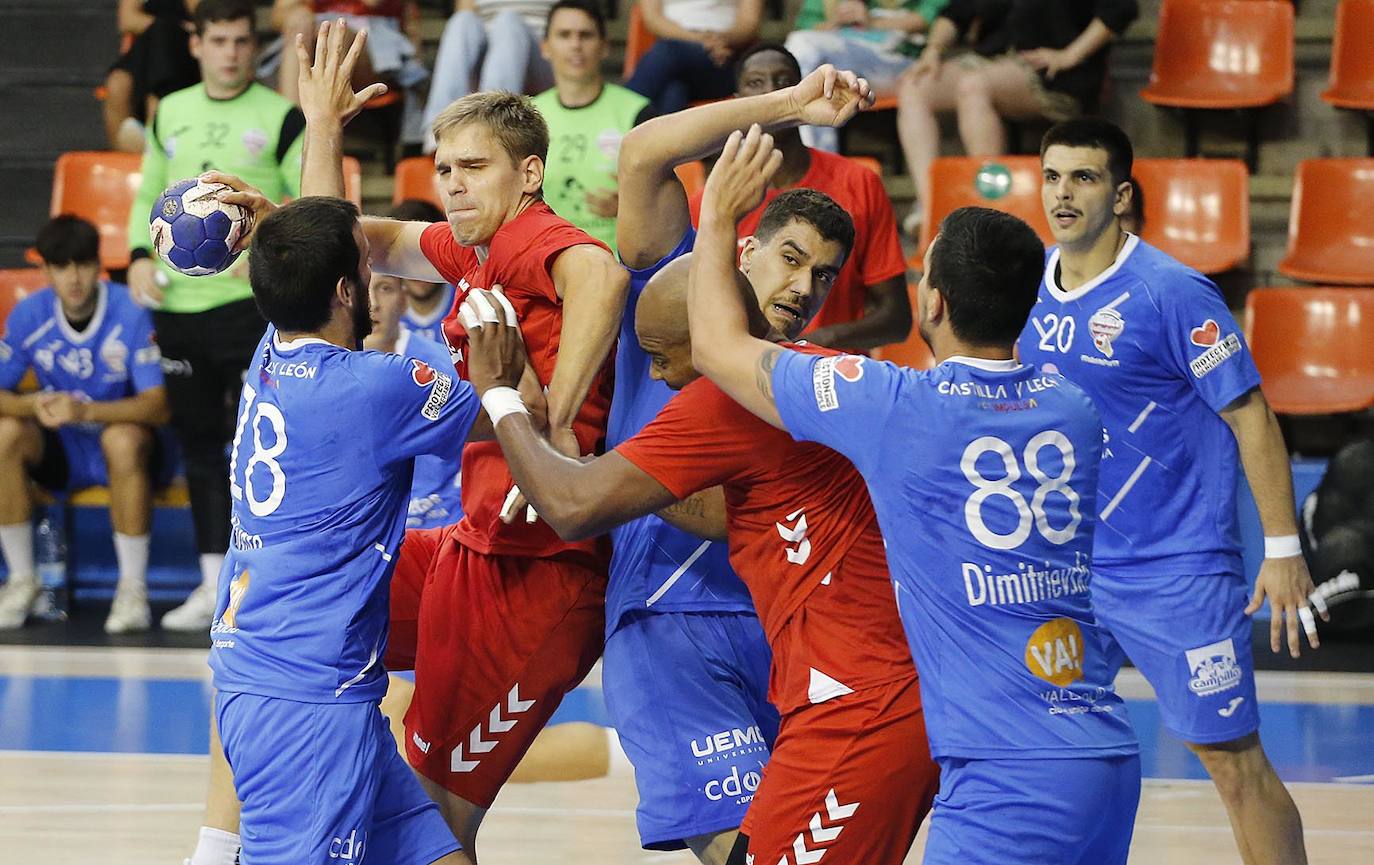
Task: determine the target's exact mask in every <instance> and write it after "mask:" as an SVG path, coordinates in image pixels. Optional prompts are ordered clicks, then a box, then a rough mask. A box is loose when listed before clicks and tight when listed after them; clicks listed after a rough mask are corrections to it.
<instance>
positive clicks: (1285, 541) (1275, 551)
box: [1264, 535, 1302, 559]
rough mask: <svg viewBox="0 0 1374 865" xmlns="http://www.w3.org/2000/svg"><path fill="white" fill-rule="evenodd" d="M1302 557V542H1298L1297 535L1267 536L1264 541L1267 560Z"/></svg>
mask: <svg viewBox="0 0 1374 865" xmlns="http://www.w3.org/2000/svg"><path fill="white" fill-rule="evenodd" d="M1300 555H1302V542H1301V541H1299V540H1298V536H1297V535H1280V536H1278V537H1268V536H1266V537H1265V539H1264V557H1265V558H1266V559H1287V558H1292V557H1293V556H1300Z"/></svg>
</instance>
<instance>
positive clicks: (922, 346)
mask: <svg viewBox="0 0 1374 865" xmlns="http://www.w3.org/2000/svg"><path fill="white" fill-rule="evenodd" d="M906 292H907V296H908V297H910V298H911V311H912V313H913V314H914V313H915V312H916V286H915V285H913V284H911V283H908V284H907V287H906ZM873 356H874V357H875V358H877V359H878V360H890V361H892V362H893V363H895V364H899V365H901V366H909V367H911V368H912V369H930V368H931V367H933V366H935V356H934V355H932V354H931V353H930V346H928V345H926V341H925V340H924V339H921V332H920V331H919V330H917V329H916V325H914V324H913V325H912V326H911V333H909V334H907V338H906V339H905V340H903V341H902V342H894V343H893V344H892V345H884V346H880V347H878V348H875V349H873Z"/></svg>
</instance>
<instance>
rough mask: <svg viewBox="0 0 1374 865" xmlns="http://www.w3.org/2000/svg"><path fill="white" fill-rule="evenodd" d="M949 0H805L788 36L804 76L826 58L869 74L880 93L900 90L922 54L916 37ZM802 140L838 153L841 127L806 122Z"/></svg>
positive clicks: (842, 67) (921, 33)
mask: <svg viewBox="0 0 1374 865" xmlns="http://www.w3.org/2000/svg"><path fill="white" fill-rule="evenodd" d="M948 2H949V0H804V2H803V3H802V7H801V12H799V13H798V14H797V20H796V22H795V23H794V24H793V30H792V32H791V33H790V34H788V37H787V43H786V44H787V50H789V51H791V52H792V54H793V55H794V56H795V57H796V58H797V62H798V63H800V64H801V70H802V75H808V74H810V73H811V71H812V70H813V69H815V68H816V67H818V66H821V65H822V64H825V63H831V64H834V65H835V66H837V67H839V68H840V69H852V70H854V72H855V73H856V74H858V75H862V76H863V77H865V78H867V79H868V85H869V86H870V87H872V88H873V92H874V94H876V95H877V96H879V97H888V96H893V95H895V94H896V93H897V80H898V79H899V78H900V77H901V74H902V72H903V71H905V70H906V68H907V67H908V66H910V65H911V63H912V61H913V60H915V59H916V57H917V56H918V55H919V54H920V45H919V44H918V42H917V40H918V39H923V38H924V34H925V32H926V31H927V30H928V29H930V24H931V22H932V21H934V20H935V16H937V15H939V14H940V10H942V9H944V8H945V4H946V3H948ZM802 141H804V142H806V144H807V145H808V146H810V147H814V148H817V149H819V150H828V151H830V152H831V153H835V152H837V151H838V150H839V149H840V134H839V130H838V129H835V128H833V127H830V126H803V127H802Z"/></svg>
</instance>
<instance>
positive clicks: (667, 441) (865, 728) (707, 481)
mask: <svg viewBox="0 0 1374 865" xmlns="http://www.w3.org/2000/svg"><path fill="white" fill-rule="evenodd" d="M798 206H802V207H805V208H806V219H807V221H808V222H809V223H810V225H809V226H807V227H812V226H816V228H814V229H813V237H812V238H811V243H810V244H809V246H810V247H811V248H809V249H806V250H804V251H803V254H805V255H806V256H808V258H809V259H810V260H811V266H813V267H826V266H829V267H833V268H836V269H838V266H839V265H840V264H842V263H843V259H844V256H845V254H846V253H847V252H848V247H849V246H850V244H851V243H852V241H853V224H852V222H851V221H850V220H849V219H848V217H847V216H846V215H845V214H844V212H843V211H842V210H840V209H839V208H838V206H837V205H836V204H835V203H834V202H833V201H832V200H830V199H829V198H827V197H825V196H824V195H822V194H820V193H816V192H814V191H811V190H793V191H789V192H787V193H785V194H784V195H781V196H779V197H778V199H777V201H776V202H775V203H774V204H772V205H771V206H770V210H781V211H786V210H787V209H788V208H795V207H798ZM769 219H770V217H769V216H768V215H765V217H764V222H765V223H767V222H769ZM798 223H799V224H805V223H801V222H800V220H798ZM689 265H690V258H683V259H680V260H678V261H675V262H673V263H672V264H670V265H668V266H667V267H665V268H664V269H663V270H662V271H660V272H659V273H658V274H657V275H656V276H655V277H654V278H653V279H652V280H650V282H649V284H648V285H647V287H646V288H645V291H644V294H643V295H642V297H641V300H640V302H639V304H638V307H637V309H636V322H637V326H638V336H639V339H640V342H641V344H643V345H644V347H645V349H646V351H651V352H652V353H653V354H654V355H655V356H656V357H657V358H661V361H660V362H658V363H656V364H655V367H654V369H655V375H656V377H659V378H662V379H664V380H665V382H666V383H667V384H669V386H672V387H678V388H682V390H681V393H679V394H678V395H677V396H676V397H675V398H674V399H673V400H672V401H671V402H669V403H668V405H667V406H666V407H665V408H664V410H663V411H662V412H661V413H660V414H659V415H658V417H657V418H656V419H654V420H653V421H652V422H651V423H650V424H649V425H648V426H647V427H645V428H644V429H643V430H642V431H641V432H640V433H639V434H638V435H635V436H634V437H632V438H630V439H629V440H628V441H626V442H624V443H623V444H621V445H620V446H619V447H618V448H616V449H615V450H614V451H612V452H611V453H608V454H606V455H605V456H603V457H600V458H598V459H596V460H593V461H590V462H586V463H583V462H579V461H576V460H572V459H568V458H565V457H563V456H561V455H560V454H558V453H557V452H556V451H554V450H553V449H552V448H550V447H549V446H548V445H547V444H546V443H545V442H544V441H543V440H542V439H541V438H540V437H539V435H538V433H537V431H536V430H535V428H534V427H533V426H532V425H531V423H530V422H529V420H528V419H526V418H524V416H523V407H522V406H521V403H520V400H519V397H518V395H517V394H516V393H515V392H514V391H513V390H510V389H509V388H510V386H511V385H513V384H515V383H516V381H518V379H519V370H520V369H521V367H522V364H523V361H522V360H521V350H520V336H519V333H518V331H517V330H516V329H515V328H513V327H506V326H504V325H502V324H500V323H498V322H496V319H497V318H498V316H497V315H496V314H495V311H496V309H497V306H496V304H497V302H498V299H490V300H488V296H487V295H485V294H479V295H476V296H474V297H473V298H472V299H471V300H470V301H469V303H468V304H466V305H465V309H464V311H463V315H464V317H465V318H466V319H467V320H468V322H469V333H470V334H471V340H472V342H471V344H470V349H471V352H472V354H471V357H470V358H469V363H470V372H471V378H470V380H471V381H472V382H473V384H474V386H475V387H477V388H478V390H479V391H481V392H483V393H484V394H485V396H484V405H486V407H487V411H488V412H489V413H490V414H491V416H492V417H493V419H494V420H496V421H497V423H496V429H497V436H498V438H499V440H500V442H501V446H502V448H503V449H504V450H505V452H506V456H507V459H508V461H509V463H510V465H511V468H512V470H513V471H514V473H515V475H516V477H517V479H518V480H519V481H520V483H521V485H522V486H521V488H522V489H524V490H525V492H526V494H527V495H529V497H530V499H531V500H532V501H533V502H534V503H535V504H536V506H537V507H538V508H539V509H540V512H541V513H542V514H543V515H544V516H545V518H546V519H548V520H549V522H550V524H551V525H553V526H554V527H555V528H556V529H557V530H558V532H559V533H560V534H561V535H563V536H565V537H585V536H589V535H595V534H597V533H600V532H603V531H605V530H607V529H608V528H610V527H611V526H613V525H617V524H619V523H621V522H624V521H626V520H629V519H633V518H636V517H639V516H642V515H643V514H646V513H652V512H655V511H657V510H659V509H661V508H664V507H665V506H669V505H671V504H672V503H673V502H675V501H678V500H680V499H684V498H686V497H688V496H690V495H692V494H694V493H696V492H698V491H700V490H703V489H707V488H710V487H712V486H716V485H723V486H724V490H725V497H726V508H727V534H728V540H729V544H730V560H731V564H732V565H733V566H734V568H735V570H736V571H737V572H738V573H739V575H740V576H741V577H742V578H743V579H744V581H745V582H746V583H747V584H748V586H749V589H750V593H751V594H752V595H753V598H754V602H755V605H756V607H757V610H758V614H759V618H760V620H761V621H762V623H763V626H764V630H765V632H766V633H767V635H768V638H769V642H770V644H771V646H772V649H773V671H772V676H771V684H770V698H771V699H772V700H773V702H774V703H775V704H776V705H777V707H778V709H779V711H780V712H781V713H782V716H783V720H782V727H781V730H780V732H779V735H778V739H777V742H776V744H775V746H774V750H773V754H772V757H771V758H770V760H769V762H768V764H767V766H766V768H765V769H764V772H763V779H762V783H761V784H760V785H759V786H758V790H757V793H756V794H755V797H754V801H753V803H752V805H751V807H750V810H749V812H748V814H747V816H746V817H745V822H744V826H743V827H742V836H747V837H743V840H742V843H741V844H739V845H737V846H736V848H735V853H734V854H733V855H732V856H731V859H730V861H731V862H736V861H741V860H743V859H744V857H745V855H746V851H747V855H748V856H749V857H752V859H751V861H757V862H764V863H776V862H779V861H785V862H789V863H790V862H794V861H795V862H799V863H807V862H816V861H818V860H819V859H820V858H821V857H822V856H826V855H827V854H828V858H827V859H826V861H827V862H833V863H865V865H868V863H892V865H896V863H900V862H901V861H902V859H903V858H904V857H905V855H906V852H907V850H908V849H909V848H910V846H911V843H912V840H913V839H914V838H915V835H916V831H917V828H918V827H919V825H920V822H921V819H922V818H923V817H924V815H925V813H926V812H927V810H928V809H929V807H930V802H931V799H932V798H933V796H934V794H935V789H936V786H937V770H936V768H935V765H934V763H933V762H932V761H931V758H930V753H929V748H928V746H927V744H926V738H925V727H924V720H923V716H922V714H921V711H920V697H919V692H918V688H917V679H916V671H915V669H914V667H913V666H912V663H911V654H910V650H909V649H908V647H907V644H906V641H905V636H904V634H903V631H902V628H901V623H900V621H899V620H898V617H897V610H896V605H895V602H894V600H893V595H892V589H891V585H890V582H889V579H888V574H887V566H886V560H885V556H884V549H883V540H882V536H881V535H880V534H879V531H878V525H877V520H876V517H875V516H874V513H873V508H872V505H871V504H870V502H869V498H868V493H867V490H866V487H865V485H864V482H863V480H862V478H861V477H860V476H859V474H858V472H857V471H856V470H855V469H854V468H853V466H852V465H850V463H849V462H848V461H847V460H845V459H844V458H843V457H841V456H840V455H839V454H837V453H835V452H834V451H831V450H829V449H827V448H824V447H820V446H817V445H814V444H802V443H798V442H795V441H793V440H792V439H791V437H789V436H788V435H787V434H786V433H784V432H782V431H781V430H778V429H775V428H773V427H771V426H769V425H768V424H766V423H764V422H762V421H760V420H759V419H758V418H756V417H754V416H753V415H751V414H750V413H749V412H748V411H747V410H745V409H743V408H742V407H740V406H739V405H737V404H736V403H734V402H733V401H731V400H730V399H729V398H728V397H726V396H725V395H724V394H723V393H722V392H721V391H720V390H719V388H717V387H716V386H715V385H714V384H712V383H711V382H710V381H708V380H706V379H703V378H697V376H696V373H695V372H694V371H693V370H692V366H691V342H690V338H689V335H688V334H687V333H686V331H685V319H684V316H685V313H686V278H687V272H688V268H689ZM738 279H739V282H740V284H741V286H740V287H741V292H742V293H746V294H749V295H750V296H751V297H753V293H756V292H758V291H763V289H755V288H754V287H753V286H751V285H750V284H749V282H748V280H747V279H746V278H745V277H744V276H743V275H739V276H738ZM764 294H765V295H766V294H767V292H766V291H764ZM750 306H751V307H752V308H753V309H754V311H755V323H754V327H753V329H754V331H755V332H756V333H758V334H760V335H761V334H763V333H765V332H767V330H768V325H767V323H766V321H765V320H764V319H763V316H762V313H760V312H758V306H757V302H756V299H755V300H751V302H750ZM478 309H481V310H482V311H483V312H484V313H485V315H483V317H484V318H485V319H486V321H485V322H483V323H482V324H481V326H480V327H474V326H473V325H475V324H476V321H474V318H473V317H474V314H478V315H481V314H482V313H475V311H476V310H478ZM803 324H804V322H803V321H798V322H797V323H796V329H798V330H799V329H800V328H801V326H802V325H803ZM798 348H799V349H800V350H803V351H813V352H816V353H822V354H833V353H834V352H831V351H830V350H828V349H822V348H814V347H798ZM684 385H685V386H684ZM502 418H505V420H504V422H502ZM845 830H848V831H845Z"/></svg>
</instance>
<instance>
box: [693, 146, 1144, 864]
mask: <svg viewBox="0 0 1374 865" xmlns="http://www.w3.org/2000/svg"><path fill="white" fill-rule="evenodd" d="M780 161H781V155H780V154H778V153H777V152H776V151H774V150H773V148H772V142H771V139H770V137H769V136H767V135H765V134H763V133H762V131H761V130H760V129H759V128H758V127H757V126H755V127H752V128H751V129H750V131H749V133H748V134H747V135H741V134H740V133H735V134H733V135H731V138H730V141H729V142H728V143H727V144H726V146H725V149H724V151H723V152H722V155H721V158H720V160H719V161H718V162H717V164H716V167H715V169H714V170H713V171H712V174H711V177H710V178H709V179H708V181H707V187H706V195H705V199H704V203H703V207H702V218H701V225H700V228H699V235H698V238H697V244H696V247H695V250H694V253H693V262H692V283H691V288H690V290H689V294H688V300H689V324H690V327H691V330H692V337H693V338H692V360H693V363H694V364H695V366H696V367H697V369H698V370H700V371H701V372H702V373H703V374H704V375H706V376H708V377H709V378H710V379H711V380H712V381H714V382H716V383H717V384H718V385H719V386H720V387H721V389H722V390H724V391H725V392H726V393H727V394H729V395H730V396H731V397H733V398H734V399H735V400H737V401H738V402H739V403H740V404H741V405H743V406H745V407H746V408H748V409H749V410H750V411H751V412H753V413H754V414H756V415H758V416H759V417H761V418H763V419H764V420H766V421H768V422H769V423H771V424H773V425H774V426H777V427H779V428H781V429H785V430H787V431H788V432H790V433H791V434H792V435H793V436H794V437H795V438H797V439H799V440H804V441H816V442H819V443H821V444H825V445H827V446H829V447H831V448H833V449H834V450H837V451H839V452H840V453H842V454H844V455H846V456H848V457H849V458H850V459H851V460H852V461H853V464H854V466H855V468H857V469H858V470H859V472H860V473H861V474H862V475H863V476H864V479H865V480H866V481H867V484H868V489H869V492H870V494H871V495H872V499H873V507H874V510H875V511H876V513H877V516H878V522H879V525H880V526H881V528H882V534H883V538H884V539H885V541H886V544H887V560H888V563H889V565H890V566H891V569H892V577H893V580H894V582H895V585H896V591H897V606H898V609H899V610H900V613H901V616H902V621H903V623H904V624H905V626H906V632H907V638H908V640H909V642H910V645H911V649H912V654H913V656H914V658H915V661H916V666H917V668H918V669H920V670H922V671H923V672H924V675H923V676H922V679H921V697H922V703H923V705H924V708H925V713H926V724H927V729H928V731H929V733H930V744H931V752H932V754H933V756H934V757H935V759H936V761H937V762H938V763H939V765H940V771H941V774H940V793H939V796H938V797H937V799H936V808H935V812H934V816H933V817H932V818H931V825H930V838H929V842H928V844H927V846H926V852H925V862H926V863H928V865H953V863H959V865H970V863H972V865H981V863H987V865H993V863H999V865H1001V863H1007V862H1055V863H1070V865H1074V863H1081V865H1121V863H1124V862H1125V861H1126V855H1127V851H1128V848H1129V846H1130V837H1131V831H1132V826H1133V823H1134V819H1135V810H1136V805H1137V803H1138V801H1139V796H1140V760H1139V757H1138V748H1139V746H1138V744H1137V742H1136V739H1135V735H1134V734H1133V733H1132V731H1131V728H1130V723H1129V721H1128V720H1127V718H1126V712H1125V706H1124V704H1123V703H1122V702H1121V700H1120V698H1119V697H1118V696H1117V695H1116V693H1115V691H1113V690H1112V687H1111V680H1110V678H1109V677H1108V664H1107V658H1106V657H1105V656H1104V653H1103V650H1102V646H1103V643H1102V637H1101V635H1100V633H1099V631H1098V628H1097V626H1096V625H1095V624H1094V620H1093V612H1092V608H1091V605H1090V603H1089V584H1090V580H1091V570H1090V561H1091V559H1090V556H1091V549H1092V548H1091V544H1092V533H1093V528H1094V523H1095V521H1096V501H1095V495H1096V482H1097V477H1096V474H1097V465H1098V462H1099V459H1100V454H1101V448H1102V426H1101V423H1100V421H1099V420H1098V417H1097V412H1096V411H1095V410H1094V408H1093V406H1092V403H1091V402H1090V401H1089V400H1088V398H1087V396H1086V395H1085V394H1084V393H1083V392H1082V391H1081V390H1079V389H1078V388H1076V387H1074V386H1073V385H1071V384H1069V383H1068V382H1066V381H1065V380H1064V379H1062V378H1060V377H1059V376H1056V375H1052V374H1047V373H1044V372H1042V371H1040V370H1037V369H1036V368H1034V367H1031V366H1022V365H1020V364H1018V363H1017V362H1016V361H1015V360H1014V359H1013V358H1012V349H1013V347H1014V344H1015V342H1016V338H1017V336H1018V335H1019V334H1020V332H1021V329H1022V328H1023V327H1024V326H1025V319H1026V316H1027V314H1028V313H1029V311H1030V309H1031V307H1032V305H1033V304H1034V303H1035V293H1036V282H1037V277H1038V273H1039V270H1040V266H1041V264H1040V263H1041V261H1042V260H1043V256H1044V248H1043V247H1042V246H1041V245H1040V242H1039V240H1037V239H1036V237H1035V233H1034V232H1033V231H1032V230H1031V229H1030V227H1029V226H1027V225H1026V224H1025V223H1023V222H1021V221H1020V220H1018V219H1016V218H1014V217H1011V216H1008V215H1006V214H1002V213H998V212H996V211H991V210H985V209H981V208H963V209H960V210H957V211H955V212H954V213H953V214H951V215H950V216H949V217H948V218H947V219H946V220H945V221H944V223H943V224H942V225H941V227H940V233H939V234H938V236H937V237H936V239H935V241H934V242H933V243H932V244H931V246H930V248H929V249H928V250H927V253H926V262H925V267H924V268H923V270H924V273H923V276H922V280H921V284H920V286H919V288H918V291H917V310H918V322H919V324H920V328H921V334H922V336H923V337H924V338H925V339H926V341H927V342H928V343H930V345H931V350H932V352H933V353H934V356H935V359H936V360H937V361H938V362H939V365H938V366H936V367H935V369H933V370H930V371H926V372H918V371H916V370H912V369H907V368H903V367H898V366H895V365H893V364H890V363H878V362H875V361H872V360H870V359H868V358H864V357H862V356H857V355H848V356H843V357H816V356H814V355H809V354H804V353H801V352H798V351H793V350H788V349H784V348H781V347H779V346H778V345H776V344H774V343H771V342H767V341H765V340H760V339H758V338H756V337H754V336H752V335H751V334H750V333H749V331H748V329H747V319H746V315H745V309H744V307H743V305H742V304H741V302H740V298H739V296H738V293H737V292H735V291H733V290H732V287H731V285H730V281H731V279H732V278H733V273H734V267H735V263H734V259H735V224H736V221H737V220H738V219H739V218H740V217H741V216H743V215H744V214H745V213H746V212H748V211H749V210H750V209H752V208H753V207H754V206H755V205H756V204H757V202H758V201H759V199H760V198H761V197H762V195H763V191H764V189H765V187H766V184H767V182H768V178H769V176H770V175H771V174H772V172H773V171H775V170H776V168H777V165H778V163H779V162H780Z"/></svg>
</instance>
